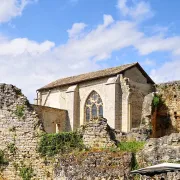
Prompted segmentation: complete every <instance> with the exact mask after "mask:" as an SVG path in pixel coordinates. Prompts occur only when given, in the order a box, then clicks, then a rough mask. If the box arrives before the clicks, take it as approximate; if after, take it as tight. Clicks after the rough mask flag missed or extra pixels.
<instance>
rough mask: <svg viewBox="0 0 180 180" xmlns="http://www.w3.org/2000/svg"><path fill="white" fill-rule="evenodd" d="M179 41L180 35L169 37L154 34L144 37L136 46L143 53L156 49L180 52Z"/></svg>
mask: <svg viewBox="0 0 180 180" xmlns="http://www.w3.org/2000/svg"><path fill="white" fill-rule="evenodd" d="M179 42H180V36H175V37H167V38H165V37H162V36H152V37H144V38H142V39H141V40H140V41H139V42H137V44H136V45H135V46H136V48H137V49H138V50H139V52H140V54H142V55H146V54H150V53H152V52H156V51H172V52H173V53H174V54H179V52H180V46H179Z"/></svg>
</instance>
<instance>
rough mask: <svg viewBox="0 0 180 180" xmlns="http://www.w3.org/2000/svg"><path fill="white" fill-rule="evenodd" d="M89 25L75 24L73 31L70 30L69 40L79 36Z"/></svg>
mask: <svg viewBox="0 0 180 180" xmlns="http://www.w3.org/2000/svg"><path fill="white" fill-rule="evenodd" d="M86 26H87V25H86V24H84V23H74V24H73V25H72V28H71V29H68V30H67V32H68V34H69V38H73V37H76V36H78V34H80V33H81V32H82V31H83V30H84V28H85V27H86Z"/></svg>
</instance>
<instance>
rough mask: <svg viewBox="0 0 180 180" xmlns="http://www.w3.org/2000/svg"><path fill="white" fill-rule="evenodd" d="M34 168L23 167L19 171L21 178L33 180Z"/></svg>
mask: <svg viewBox="0 0 180 180" xmlns="http://www.w3.org/2000/svg"><path fill="white" fill-rule="evenodd" d="M33 175H34V174H33V168H32V167H31V166H29V167H28V166H25V165H23V166H22V167H21V168H20V169H19V176H20V177H21V178H22V179H23V180H31V178H32V177H33Z"/></svg>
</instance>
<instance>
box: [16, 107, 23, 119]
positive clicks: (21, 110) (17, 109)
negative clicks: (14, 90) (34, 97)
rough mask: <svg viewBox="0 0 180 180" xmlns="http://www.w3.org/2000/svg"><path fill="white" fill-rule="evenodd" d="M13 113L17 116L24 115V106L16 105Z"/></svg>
mask: <svg viewBox="0 0 180 180" xmlns="http://www.w3.org/2000/svg"><path fill="white" fill-rule="evenodd" d="M14 113H15V114H16V116H18V118H22V117H23V116H24V106H23V105H17V106H16V110H15V112H14Z"/></svg>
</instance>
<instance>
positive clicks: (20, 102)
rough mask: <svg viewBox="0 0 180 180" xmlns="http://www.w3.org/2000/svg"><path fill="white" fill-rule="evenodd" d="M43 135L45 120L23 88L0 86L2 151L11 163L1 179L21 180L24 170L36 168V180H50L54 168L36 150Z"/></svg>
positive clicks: (34, 171) (0, 139) (34, 177)
mask: <svg viewBox="0 0 180 180" xmlns="http://www.w3.org/2000/svg"><path fill="white" fill-rule="evenodd" d="M42 132H43V125H42V122H41V120H40V119H39V118H38V117H37V114H36V112H35V111H34V110H33V108H32V107H31V105H30V104H29V103H28V100H27V99H26V97H25V96H24V95H23V94H22V93H21V91H20V89H18V88H16V87H14V86H13V85H7V84H0V150H3V151H4V153H5V156H6V159H7V161H8V165H7V166H6V167H5V168H4V170H3V171H2V172H0V177H1V176H2V177H3V178H5V179H7V180H19V179H21V178H20V177H19V171H20V169H21V168H23V167H32V168H33V178H32V179H36V180H37V179H39V180H43V179H45V180H48V179H50V178H49V177H47V175H48V176H49V175H50V174H51V172H52V169H51V167H50V166H48V165H45V164H44V160H43V159H42V158H41V157H40V156H39V154H38V153H37V151H36V148H37V145H38V141H39V135H40V134H41V133H42Z"/></svg>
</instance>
